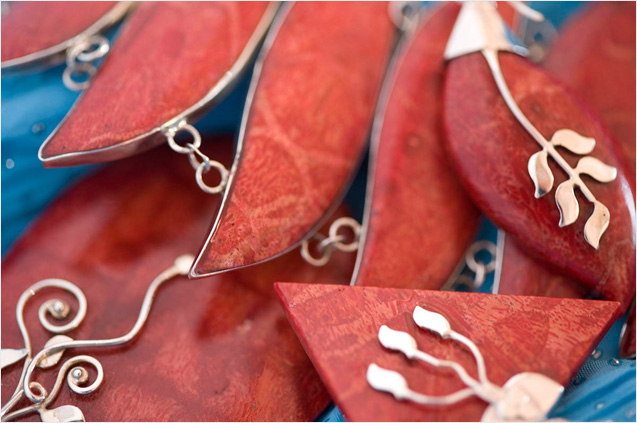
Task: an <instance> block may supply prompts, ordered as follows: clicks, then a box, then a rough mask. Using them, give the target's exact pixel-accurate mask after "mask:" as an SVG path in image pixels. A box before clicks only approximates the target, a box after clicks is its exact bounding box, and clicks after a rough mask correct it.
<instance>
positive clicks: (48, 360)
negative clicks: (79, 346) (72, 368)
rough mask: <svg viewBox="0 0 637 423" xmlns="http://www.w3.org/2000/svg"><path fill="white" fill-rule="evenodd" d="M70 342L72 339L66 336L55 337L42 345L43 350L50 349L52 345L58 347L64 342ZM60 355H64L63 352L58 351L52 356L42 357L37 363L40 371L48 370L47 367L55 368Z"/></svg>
mask: <svg viewBox="0 0 637 423" xmlns="http://www.w3.org/2000/svg"><path fill="white" fill-rule="evenodd" d="M70 341H73V338H71V337H68V336H66V335H55V336H54V337H52V338H51V339H49V340H48V341H46V344H44V348H48V347H52V346H54V345H58V344H62V343H64V342H70ZM62 354H64V350H60V351H58V352H56V353H54V354H51V355H49V356H46V357H44V358H43V359H42V360H40V362H39V363H38V367H40V368H42V369H48V368H49V367H53V366H55V365H56V364H58V362H59V361H60V359H61V358H62Z"/></svg>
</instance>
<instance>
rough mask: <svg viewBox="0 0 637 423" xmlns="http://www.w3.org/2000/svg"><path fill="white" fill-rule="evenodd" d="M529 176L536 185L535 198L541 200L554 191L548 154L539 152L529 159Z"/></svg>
mask: <svg viewBox="0 0 637 423" xmlns="http://www.w3.org/2000/svg"><path fill="white" fill-rule="evenodd" d="M528 169H529V175H530V176H531V179H532V180H533V183H534V184H535V198H540V197H541V196H543V195H544V194H546V193H548V192H550V191H551V189H553V181H554V178H553V172H551V168H550V167H549V161H548V152H547V151H546V150H542V151H538V152H537V153H535V154H534V155H532V156H531V158H530V159H529V164H528Z"/></svg>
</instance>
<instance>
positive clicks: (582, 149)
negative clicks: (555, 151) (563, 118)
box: [551, 129, 595, 155]
mask: <svg viewBox="0 0 637 423" xmlns="http://www.w3.org/2000/svg"><path fill="white" fill-rule="evenodd" d="M551 144H553V146H555V147H564V148H566V149H567V150H568V151H570V152H571V153H575V154H580V155H582V154H589V153H591V152H592V151H593V149H594V148H595V138H588V137H583V136H581V135H580V134H578V133H577V132H575V131H572V130H570V129H560V130H559V131H557V132H555V133H554V134H553V138H551Z"/></svg>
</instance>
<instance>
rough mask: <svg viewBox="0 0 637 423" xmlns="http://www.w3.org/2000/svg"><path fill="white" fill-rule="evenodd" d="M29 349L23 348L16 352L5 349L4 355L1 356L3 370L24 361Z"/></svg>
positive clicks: (0, 362) (0, 361)
mask: <svg viewBox="0 0 637 423" xmlns="http://www.w3.org/2000/svg"><path fill="white" fill-rule="evenodd" d="M27 352H28V351H27V349H26V348H22V349H19V350H14V349H11V348H3V349H2V355H1V356H0V364H2V368H3V369H4V368H5V367H9V366H10V365H12V364H14V363H17V362H18V361H20V360H22V359H23V358H24V357H26V355H27Z"/></svg>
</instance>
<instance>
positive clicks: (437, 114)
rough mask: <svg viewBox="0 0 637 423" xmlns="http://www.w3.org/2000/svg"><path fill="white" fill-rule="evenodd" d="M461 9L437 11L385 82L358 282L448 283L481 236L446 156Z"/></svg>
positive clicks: (431, 285)
mask: <svg viewBox="0 0 637 423" xmlns="http://www.w3.org/2000/svg"><path fill="white" fill-rule="evenodd" d="M458 10H459V7H458V6H456V5H454V4H447V5H445V6H442V7H440V8H439V9H438V10H437V11H434V12H432V14H431V15H430V16H429V17H428V18H427V19H426V21H425V22H424V24H422V25H421V26H419V28H418V29H417V30H416V33H415V34H414V35H413V36H412V37H410V38H408V39H407V40H406V41H405V44H406V46H404V48H403V50H404V51H403V52H402V54H401V55H400V57H399V58H398V60H397V64H396V69H395V70H394V71H393V72H394V75H393V77H391V78H390V79H389V83H388V86H386V87H384V90H386V91H387V93H388V97H387V104H386V106H385V108H386V109H385V112H384V117H383V124H382V129H381V130H380V134H379V135H378V139H377V140H375V145H374V147H373V150H372V155H371V158H372V161H373V160H374V159H375V162H374V163H372V165H371V168H370V173H369V177H368V178H369V181H372V183H371V185H370V187H369V188H368V193H367V195H368V196H370V197H371V204H370V205H368V207H369V209H368V210H366V212H365V214H366V218H365V222H364V227H366V228H367V232H366V235H364V240H365V242H364V244H363V248H362V251H361V252H359V254H360V255H361V257H360V259H359V260H360V263H359V271H358V276H357V277H356V282H355V283H356V284H357V285H372V286H392V287H402V288H427V289H437V288H440V285H441V284H442V283H444V281H445V280H446V279H447V278H448V277H449V275H450V274H451V273H452V271H453V269H454V267H455V266H456V264H457V263H458V260H459V258H460V257H461V256H462V254H463V252H464V251H465V250H466V248H467V246H468V245H469V243H470V241H471V239H473V236H474V233H475V230H476V227H477V223H478V217H479V214H478V211H477V210H476V208H475V207H474V206H473V204H472V203H471V202H470V200H469V199H468V197H467V195H466V194H465V192H464V190H463V188H462V187H461V186H460V184H459V182H458V181H457V178H456V175H455V172H454V171H453V170H452V169H451V166H450V164H449V162H448V160H447V158H446V152H445V151H444V146H443V133H442V128H441V119H442V81H443V74H444V68H445V62H444V58H443V53H444V49H445V45H446V43H447V39H448V38H449V34H450V32H451V28H452V27H453V22H454V20H455V18H456V15H457V14H458ZM441 240H444V242H441Z"/></svg>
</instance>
